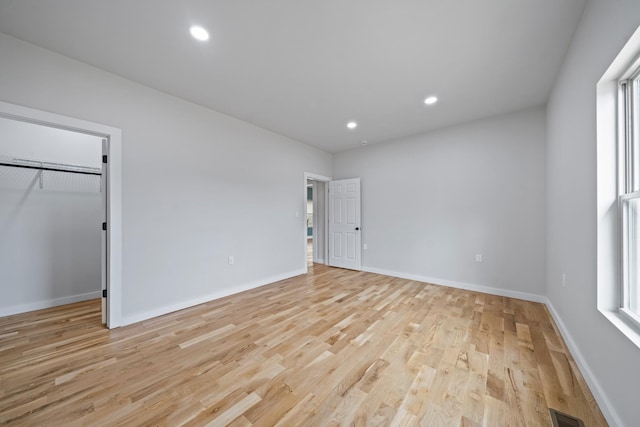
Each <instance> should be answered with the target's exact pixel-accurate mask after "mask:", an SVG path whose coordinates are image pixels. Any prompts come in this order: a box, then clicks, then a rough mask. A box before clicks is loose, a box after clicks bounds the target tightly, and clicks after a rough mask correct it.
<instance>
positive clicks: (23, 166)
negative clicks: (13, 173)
mask: <svg viewBox="0 0 640 427" xmlns="http://www.w3.org/2000/svg"><path fill="white" fill-rule="evenodd" d="M0 166H9V167H14V168H24V169H36V170H41V171H54V172H69V173H80V174H82V175H98V176H101V175H102V173H101V172H90V171H74V170H70V169H58V168H50V167H47V166H35V165H18V164H15V163H5V162H0Z"/></svg>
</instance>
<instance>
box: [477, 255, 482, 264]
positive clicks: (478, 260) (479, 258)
mask: <svg viewBox="0 0 640 427" xmlns="http://www.w3.org/2000/svg"><path fill="white" fill-rule="evenodd" d="M476 262H482V254H476Z"/></svg>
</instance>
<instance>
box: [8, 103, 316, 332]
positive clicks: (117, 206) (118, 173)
mask: <svg viewBox="0 0 640 427" xmlns="http://www.w3.org/2000/svg"><path fill="white" fill-rule="evenodd" d="M0 117H3V118H7V119H11V120H18V121H22V122H26V123H33V124H37V125H41V126H48V127H52V128H57V129H63V130H68V131H72V132H78V133H84V134H87V135H93V136H97V137H101V138H104V139H106V140H107V141H108V143H107V149H108V163H107V171H108V173H107V186H106V187H107V189H108V191H107V192H106V194H105V195H104V197H106V201H107V213H106V214H107V215H106V216H107V232H106V234H107V260H106V263H105V266H106V275H107V313H106V314H107V316H106V320H107V327H108V328H110V329H113V328H116V327H118V326H120V325H121V324H122V131H121V130H120V129H119V128H115V127H112V126H106V125H101V124H99V123H94V122H89V121H86V120H81V119H76V118H73V117H68V116H63V115H60V114H55V113H49V112H46V111H40V110H36V109H33V108H29V107H23V106H20V105H15V104H10V103H7V102H2V101H0ZM305 209H306V208H305ZM96 226H99V224H96ZM103 274H104V272H103Z"/></svg>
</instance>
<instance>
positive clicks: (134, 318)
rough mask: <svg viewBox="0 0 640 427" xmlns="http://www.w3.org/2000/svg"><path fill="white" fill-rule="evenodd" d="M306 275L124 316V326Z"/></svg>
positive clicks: (271, 279) (274, 278)
mask: <svg viewBox="0 0 640 427" xmlns="http://www.w3.org/2000/svg"><path fill="white" fill-rule="evenodd" d="M306 273H307V271H306V270H305V269H300V270H295V271H291V272H289V273H284V274H280V275H277V276H272V277H268V278H266V279H261V280H257V281H255V282H250V283H245V284H242V285H238V286H234V287H233V288H230V289H223V290H221V291H218V292H213V293H211V294H208V295H203V296H201V297H198V298H194V299H191V300H188V301H182V302H179V303H176V304H171V305H167V306H164V307H159V308H156V309H153V310H149V311H145V312H143V313H135V314H131V315H127V316H122V326H126V325H130V324H132V323H137V322H141V321H143V320H148V319H152V318H154V317H158V316H162V315H165V314H168V313H173V312H174V311H178V310H183V309H185V308H189V307H193V306H196V305H199V304H204V303H205V302H209V301H213V300H216V299H220V298H224V297H227V296H229V295H234V294H237V293H240V292H244V291H248V290H250V289H254V288H258V287H260V286H264V285H268V284H269V283H274V282H278V281H280V280H284V279H289V278H291V277H294V276H299V275H301V274H306Z"/></svg>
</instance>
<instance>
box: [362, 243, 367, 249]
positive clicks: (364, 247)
mask: <svg viewBox="0 0 640 427" xmlns="http://www.w3.org/2000/svg"><path fill="white" fill-rule="evenodd" d="M362 249H364V250H365V251H366V250H367V244H366V243H365V244H364V245H362Z"/></svg>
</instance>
